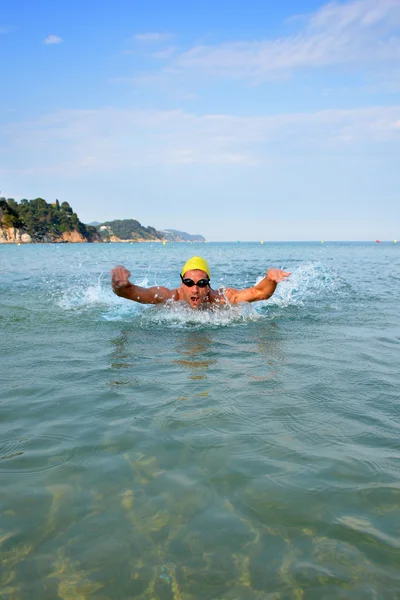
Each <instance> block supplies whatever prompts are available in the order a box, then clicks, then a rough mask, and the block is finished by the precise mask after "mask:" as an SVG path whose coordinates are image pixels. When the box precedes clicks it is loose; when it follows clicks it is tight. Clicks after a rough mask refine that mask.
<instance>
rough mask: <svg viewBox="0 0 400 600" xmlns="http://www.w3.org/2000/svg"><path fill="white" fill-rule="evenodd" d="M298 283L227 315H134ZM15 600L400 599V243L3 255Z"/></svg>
mask: <svg viewBox="0 0 400 600" xmlns="http://www.w3.org/2000/svg"><path fill="white" fill-rule="evenodd" d="M194 254H200V255H201V256H204V257H205V258H207V259H208V261H209V264H210V267H211V275H212V283H213V287H220V286H224V285H225V286H231V287H247V286H250V285H253V284H254V283H255V282H256V281H257V280H259V279H260V278H261V277H262V276H263V275H264V274H265V271H266V270H267V268H268V267H271V266H275V267H283V268H284V269H286V270H289V271H291V272H292V275H291V277H290V279H289V280H288V281H286V282H285V283H282V284H280V285H279V286H278V288H277V291H276V293H275V295H274V296H273V297H272V298H271V299H270V300H269V301H266V302H261V303H256V304H253V305H241V306H234V307H231V308H229V307H228V308H226V309H222V310H219V311H216V312H212V313H209V312H200V311H192V310H191V309H188V308H185V307H183V306H179V305H175V306H174V307H166V306H163V307H153V306H150V307H149V306H142V305H137V304H135V303H133V302H130V301H127V300H124V299H121V298H118V297H117V296H115V295H114V294H113V293H112V291H111V287H110V275H109V273H110V269H111V268H112V267H113V266H115V265H116V264H123V265H125V266H127V267H128V268H129V269H130V270H131V272H132V278H131V279H132V281H133V282H135V283H138V284H141V285H146V286H147V285H154V284H160V285H166V286H168V287H177V286H178V284H179V272H180V269H181V267H182V265H183V263H184V262H185V261H186V260H187V259H188V258H189V257H190V256H192V255H194ZM0 292H1V302H0V335H1V345H0V348H1V359H0V360H1V362H0V365H1V379H0V597H1V599H2V600H3V599H7V600H19V599H21V600H55V599H58V598H61V599H63V600H72V599H85V598H95V599H98V600H105V599H109V600H118V599H124V600H126V599H144V600H145V599H148V600H154V599H160V600H172V599H175V600H214V599H221V600H253V599H254V600H261V599H262V600H278V599H280V600H286V599H287V600H338V599H346V600H347V599H362V600H369V599H371V600H372V599H374V600H377V599H385V600H398V599H399V598H400V302H399V297H400V243H398V244H394V243H381V244H376V243H324V244H322V243H265V244H260V243H257V244H256V243H224V244H222V243H221V244H219V243H208V244H204V245H203V244H184V243H183V244H182V243H181V244H178V243H176V244H173V243H168V244H166V245H162V244H155V243H154V244H153V243H147V244H145V243H142V244H87V245H85V244H64V245H53V244H48V245H28V246H17V245H13V246H0Z"/></svg>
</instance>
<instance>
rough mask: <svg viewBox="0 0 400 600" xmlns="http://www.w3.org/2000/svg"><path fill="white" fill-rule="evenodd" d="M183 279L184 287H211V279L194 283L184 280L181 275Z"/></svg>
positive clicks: (191, 280)
mask: <svg viewBox="0 0 400 600" xmlns="http://www.w3.org/2000/svg"><path fill="white" fill-rule="evenodd" d="M181 279H182V283H183V285H186V286H187V287H193V286H194V285H197V286H198V287H199V288H205V287H207V286H208V285H210V280H209V279H199V280H198V281H196V282H195V281H193V279H186V278H185V279H184V278H183V277H182V275H181Z"/></svg>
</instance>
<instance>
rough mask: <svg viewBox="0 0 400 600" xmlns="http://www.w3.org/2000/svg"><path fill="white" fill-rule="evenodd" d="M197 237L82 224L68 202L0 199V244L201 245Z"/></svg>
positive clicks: (133, 224) (134, 224)
mask: <svg viewBox="0 0 400 600" xmlns="http://www.w3.org/2000/svg"><path fill="white" fill-rule="evenodd" d="M205 241H206V240H205V238H204V237H203V236H202V235H199V234H190V233H186V232H185V231H178V230H176V229H165V230H162V231H158V230H157V229H155V228H154V227H152V226H148V227H145V226H143V225H142V224H141V223H139V221H137V220H136V219H122V220H121V219H117V220H114V221H106V222H104V223H98V222H94V223H92V224H88V225H86V224H84V223H82V221H81V220H80V219H79V217H78V215H77V213H75V212H74V210H73V209H72V207H71V206H70V204H69V203H68V202H62V203H60V202H59V201H58V200H56V201H55V202H54V203H48V202H46V200H44V199H43V198H35V199H33V200H27V199H23V200H21V201H20V202H17V201H16V200H14V199H13V198H4V197H2V198H0V244H48V243H64V244H65V243H92V242H100V243H115V242H117V243H139V242H161V243H164V244H165V243H167V242H205Z"/></svg>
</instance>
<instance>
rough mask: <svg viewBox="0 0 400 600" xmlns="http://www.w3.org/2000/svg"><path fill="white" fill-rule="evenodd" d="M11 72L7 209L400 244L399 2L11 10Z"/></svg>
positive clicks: (0, 123)
mask: <svg viewBox="0 0 400 600" xmlns="http://www.w3.org/2000/svg"><path fill="white" fill-rule="evenodd" d="M278 4H282V6H278ZM0 75H1V80H0V82H1V83H0V85H1V87H0V89H1V94H0V139H1V143H0V190H1V194H0V195H2V196H6V197H13V198H15V199H17V200H20V199H21V198H24V197H25V198H35V197H38V196H41V197H43V198H45V199H46V200H47V201H48V202H53V201H54V200H55V199H56V198H58V199H59V200H60V201H64V200H66V201H68V202H69V203H70V204H71V205H72V206H73V208H74V210H75V211H76V212H77V213H78V215H79V217H80V218H81V220H83V221H84V222H90V221H104V220H111V219H123V218H135V219H138V220H139V221H140V222H141V223H143V224H144V225H152V226H154V227H157V228H159V229H164V228H175V229H181V230H184V231H188V232H190V233H201V234H203V235H204V236H205V237H206V238H207V239H208V240H210V241H214V240H215V241H216V240H221V241H225V240H237V239H240V240H261V239H262V240H321V239H324V240H375V239H376V238H379V239H382V240H384V239H388V240H393V239H397V238H399V239H400V209H399V206H400V0H356V1H350V2H343V1H341V2H330V3H323V2H319V1H317V0H286V1H285V2H284V3H278V2H276V0H248V1H247V2H244V1H243V0H202V1H201V2H197V3H191V2H187V1H183V0H181V1H178V0H169V1H168V2H165V1H164V0H137V1H135V2H133V1H132V0H112V1H111V0H104V1H103V2H98V1H97V0H86V1H85V0H79V1H78V0H70V1H69V2H54V1H51V2H50V1H48V0H41V1H39V0H3V1H2V3H1V6H0Z"/></svg>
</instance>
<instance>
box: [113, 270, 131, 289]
mask: <svg viewBox="0 0 400 600" xmlns="http://www.w3.org/2000/svg"><path fill="white" fill-rule="evenodd" d="M130 276H131V274H130V271H128V269H126V268H125V267H123V266H122V265H118V266H117V267H115V268H114V269H113V270H112V271H111V284H112V287H113V289H114V290H116V289H119V288H122V287H125V286H127V285H129V284H130V281H129V277H130Z"/></svg>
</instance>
